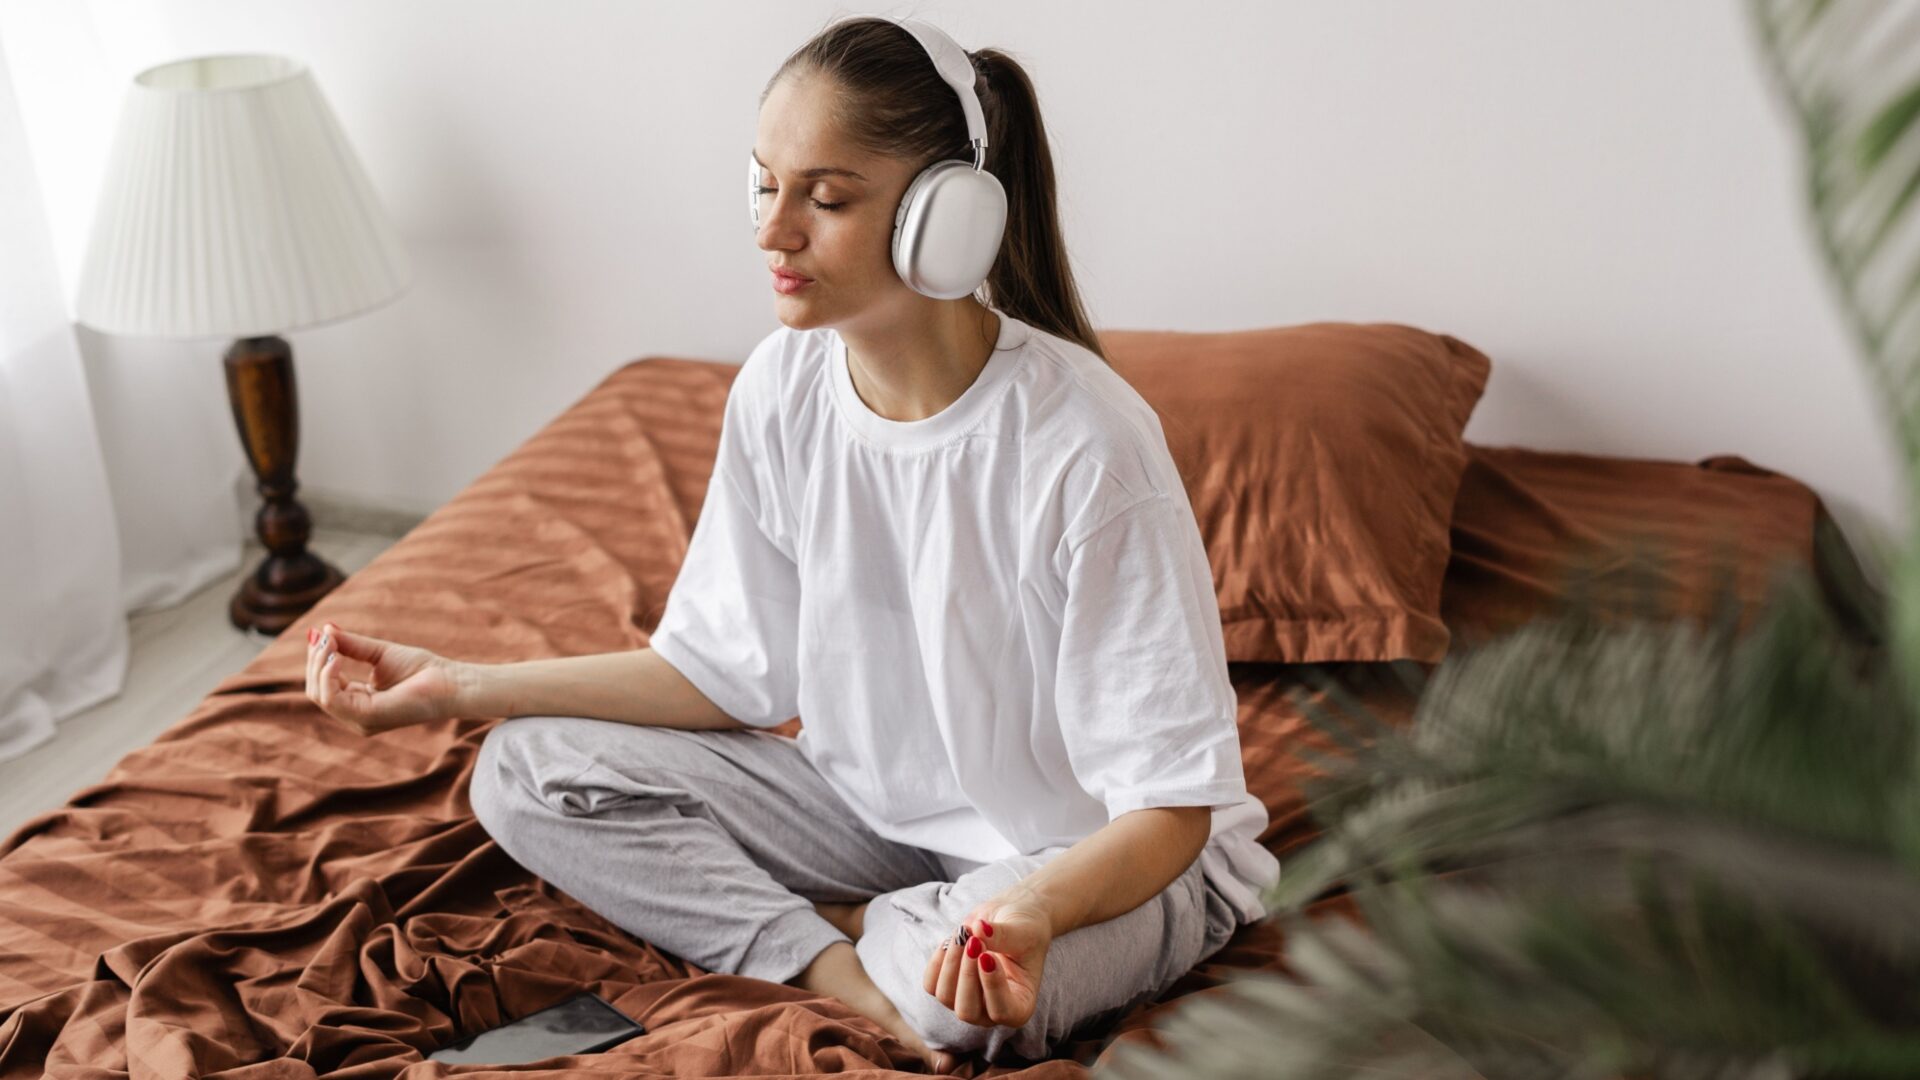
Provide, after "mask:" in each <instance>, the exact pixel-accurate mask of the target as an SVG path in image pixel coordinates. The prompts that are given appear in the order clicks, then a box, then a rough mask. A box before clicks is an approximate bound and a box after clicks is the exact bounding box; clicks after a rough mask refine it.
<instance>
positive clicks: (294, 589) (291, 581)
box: [226, 335, 346, 636]
mask: <svg viewBox="0 0 1920 1080" xmlns="http://www.w3.org/2000/svg"><path fill="white" fill-rule="evenodd" d="M226 368H227V397H228V398H229V399H230V400H231V401H232V403H233V422H234V423H235V424H236V425H238V426H239V428H240V445H241V446H242V447H244V448H245V449H246V452H247V461H248V462H250V463H251V464H252V465H253V472H254V475H255V476H256V477H258V478H259V492H260V495H261V497H262V498H263V499H265V500H266V501H265V502H264V503H262V504H261V506H260V512H259V513H258V514H257V515H255V516H254V519H253V527H254V531H255V532H256V533H257V534H258V535H259V537H260V542H261V543H262V544H264V545H266V548H267V557H266V558H265V559H263V560H262V561H261V563H260V565H259V566H258V567H256V568H255V569H254V571H253V573H252V574H251V575H249V576H248V578H247V579H246V580H245V581H244V582H241V584H240V588H239V591H237V592H235V593H234V594H233V601H232V603H230V604H228V605H227V615H228V618H230V619H231V620H232V621H233V625H235V626H237V627H239V628H240V629H242V630H253V631H258V632H260V633H263V634H272V635H275V636H278V635H279V634H280V632H281V631H283V630H285V629H286V628H287V627H289V626H291V625H293V623H294V620H296V619H298V618H299V617H300V616H301V615H303V614H305V613H306V611H307V609H309V608H311V607H312V606H313V605H314V604H316V603H318V602H319V601H320V598H321V597H323V596H325V595H327V594H328V593H330V592H332V591H333V589H334V587H335V586H337V585H339V584H340V583H341V582H342V581H344V580H346V578H345V575H343V574H341V573H340V571H339V570H337V569H335V568H334V567H332V566H330V565H328V563H327V562H326V560H324V559H322V558H320V557H319V556H318V555H315V554H313V553H312V552H310V551H308V550H307V538H308V537H309V536H311V535H312V533H313V522H312V519H310V518H309V517H308V516H307V508H306V507H304V506H301V505H300V502H299V500H297V499H295V498H294V497H293V493H294V492H295V491H297V490H298V489H299V487H300V482H299V481H297V480H295V479H294V478H293V459H294V456H295V453H296V452H297V451H298V449H299V446H300V404H299V398H298V396H297V395H296V394H295V392H294V384H293V347H292V346H291V345H288V344H287V342H286V340H285V339H283V338H281V337H279V336H277V335H268V336H266V337H250V338H241V339H239V340H237V341H235V342H234V343H233V345H232V347H230V348H229V349H227V353H226Z"/></svg>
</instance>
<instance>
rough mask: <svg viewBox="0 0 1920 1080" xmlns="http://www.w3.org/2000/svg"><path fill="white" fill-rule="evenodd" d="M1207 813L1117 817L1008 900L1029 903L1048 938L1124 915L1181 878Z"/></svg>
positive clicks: (1204, 831) (1201, 841) (1207, 827)
mask: <svg viewBox="0 0 1920 1080" xmlns="http://www.w3.org/2000/svg"><path fill="white" fill-rule="evenodd" d="M1212 825H1213V812H1212V809H1211V808H1210V807H1204V806H1177V807H1165V806H1161V807H1150V808H1148V809H1145V810H1135V811H1133V812H1132V813H1127V814H1121V815H1120V816H1119V817H1117V818H1114V819H1113V820H1112V821H1109V822H1107V823H1106V824H1105V825H1104V826H1102V827H1101V828H1100V829H1099V831H1097V832H1095V833H1094V834H1093V835H1091V836H1088V837H1087V838H1086V839H1084V840H1082V841H1080V842H1079V843H1077V844H1075V845H1073V846H1072V847H1070V848H1068V849H1067V850H1065V851H1063V852H1061V853H1060V854H1058V855H1055V856H1054V857H1053V858H1052V859H1049V860H1048V861H1047V863H1046V865H1044V866H1042V867H1041V868H1040V869H1038V870H1036V871H1034V872H1033V873H1031V874H1029V875H1027V876H1026V878H1024V879H1023V880H1022V881H1021V882H1020V883H1019V884H1017V885H1015V886H1014V887H1013V888H1012V889H1011V890H1009V894H1010V895H1012V894H1021V893H1024V894H1026V895H1029V896H1031V897H1032V898H1034V899H1035V900H1037V901H1038V902H1039V904H1040V905H1041V906H1042V907H1043V908H1044V909H1045V910H1046V911H1047V913H1048V915H1049V918H1050V921H1051V922H1052V924H1053V934H1054V936H1055V937H1058V936H1060V935H1061V934H1065V933H1067V932H1069V931H1071V930H1075V929H1078V928H1079V927H1082V926H1089V925H1092V924H1094V923H1100V922H1105V921H1106V920H1108V919H1111V918H1114V917H1116V916H1119V915H1124V914H1126V913H1127V912H1129V911H1132V910H1133V909H1134V908H1136V907H1139V906H1140V905H1141V904H1144V903H1146V902H1147V901H1148V900H1150V899H1152V898H1153V897H1154V896H1156V895H1158V894H1159V893H1160V891H1161V890H1162V889H1165V888H1166V887H1167V886H1168V885H1171V884H1173V882H1174V879H1176V878H1178V877H1179V876H1180V875H1181V874H1183V873H1185V872H1186V870H1187V867H1189V866H1192V865H1193V861H1194V860H1195V859H1197V858H1199V857H1200V852H1201V851H1202V850H1203V849H1205V848H1206V846H1207V836H1208V834H1209V832H1210V831H1211V829H1212Z"/></svg>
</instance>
